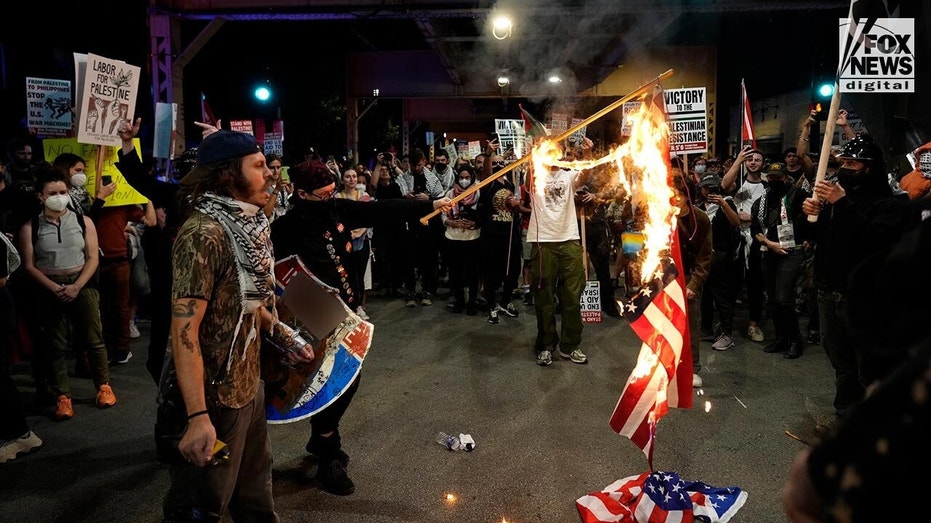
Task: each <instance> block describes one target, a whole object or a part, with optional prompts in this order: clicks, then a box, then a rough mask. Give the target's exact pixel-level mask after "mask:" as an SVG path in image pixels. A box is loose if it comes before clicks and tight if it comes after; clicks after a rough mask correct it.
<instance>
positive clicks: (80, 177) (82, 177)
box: [71, 173, 87, 187]
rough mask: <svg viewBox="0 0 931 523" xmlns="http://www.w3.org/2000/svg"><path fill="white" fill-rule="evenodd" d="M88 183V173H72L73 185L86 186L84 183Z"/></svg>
mask: <svg viewBox="0 0 931 523" xmlns="http://www.w3.org/2000/svg"><path fill="white" fill-rule="evenodd" d="M85 183H87V175H86V174H84V173H74V174H72V175H71V186H72V187H84V184H85Z"/></svg>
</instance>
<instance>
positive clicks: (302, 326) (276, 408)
mask: <svg viewBox="0 0 931 523" xmlns="http://www.w3.org/2000/svg"><path fill="white" fill-rule="evenodd" d="M275 280H276V282H277V285H276V289H275V291H276V294H278V297H279V301H278V313H279V317H280V319H281V321H283V322H284V323H285V324H287V325H289V326H291V327H294V328H296V329H299V330H300V331H301V334H302V335H303V336H304V337H305V338H306V339H307V341H308V342H309V343H311V344H313V345H314V356H315V357H314V361H313V362H311V363H309V364H306V365H299V366H294V367H291V366H288V365H284V364H283V363H282V361H281V356H280V355H279V354H277V353H276V351H275V350H268V351H264V354H263V358H262V378H263V380H264V381H265V403H266V406H265V415H266V418H267V419H268V423H271V424H281V423H292V422H295V421H299V420H302V419H305V418H308V417H310V416H313V415H314V414H316V413H317V412H319V411H320V410H322V409H323V408H325V407H326V406H327V405H330V404H331V403H333V402H334V401H336V400H337V398H339V397H340V396H342V394H343V392H345V391H346V389H347V388H349V386H350V385H352V382H353V381H354V380H355V379H356V376H358V375H359V372H360V371H361V370H362V362H363V361H364V360H365V356H366V354H368V350H369V347H371V345H372V335H373V333H374V329H375V327H374V325H372V324H371V323H369V322H366V321H363V320H362V318H360V317H359V316H357V315H356V314H354V313H353V312H352V310H351V309H349V307H347V306H346V304H345V303H343V301H342V299H340V297H339V291H337V290H336V289H334V288H333V287H330V286H328V285H326V284H325V283H323V282H322V281H320V280H319V279H317V278H316V277H315V276H314V275H313V274H312V273H311V272H310V271H309V270H308V269H307V266H305V265H304V264H303V263H302V262H301V260H300V258H299V257H297V256H289V257H287V258H285V259H283V260H281V261H279V262H277V263H276V264H275Z"/></svg>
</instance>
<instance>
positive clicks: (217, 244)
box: [172, 211, 274, 408]
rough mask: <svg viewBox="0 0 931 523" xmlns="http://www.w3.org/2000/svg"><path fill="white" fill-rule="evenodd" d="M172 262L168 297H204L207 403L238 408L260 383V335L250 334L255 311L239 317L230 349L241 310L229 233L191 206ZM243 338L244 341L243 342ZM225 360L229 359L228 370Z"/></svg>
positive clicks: (256, 325) (202, 328)
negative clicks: (170, 285) (170, 287)
mask: <svg viewBox="0 0 931 523" xmlns="http://www.w3.org/2000/svg"><path fill="white" fill-rule="evenodd" d="M173 264H174V284H173V287H172V299H173V300H178V299H182V298H198V299H203V300H206V301H207V310H206V312H205V314H204V318H203V320H202V321H201V324H200V332H199V333H198V335H199V340H200V350H201V354H202V355H203V358H204V387H205V390H206V398H207V401H208V404H209V402H210V401H212V400H215V399H218V400H219V402H220V404H222V405H223V406H225V407H230V408H240V407H243V406H245V405H246V404H248V403H249V402H250V401H251V400H252V399H253V398H254V397H255V394H256V392H257V391H258V387H259V370H260V369H259V349H260V346H261V336H255V337H253V338H250V336H249V333H250V332H256V333H258V332H259V327H260V317H259V315H258V314H256V313H248V314H246V315H245V316H244V317H243V322H242V325H240V327H239V335H238V336H237V337H236V346H235V347H233V350H232V352H230V343H231V342H232V340H233V335H234V331H235V329H236V324H237V323H238V321H239V316H240V313H241V312H242V298H241V291H240V285H239V275H238V274H237V269H236V255H235V253H234V252H233V249H232V247H231V245H230V239H229V236H228V235H227V233H226V231H225V230H224V229H223V227H222V226H221V225H220V224H219V222H217V221H216V220H214V219H213V218H211V217H209V216H207V215H205V214H202V213H200V212H196V211H195V212H194V213H193V214H192V215H191V217H190V218H189V219H188V220H187V221H186V222H185V223H184V226H182V227H181V230H180V231H179V232H178V238H177V240H175V244H174V251H173ZM265 304H266V306H267V307H273V306H274V293H269V295H268V297H267V299H266V301H265ZM253 329H254V331H253ZM247 340H248V343H249V346H248V347H245V346H244V344H246V343H247ZM244 352H245V358H244V357H243V353H244ZM228 359H230V360H232V361H231V362H230V367H229V371H228V372H227V370H226V368H227V361H228ZM214 382H217V383H214Z"/></svg>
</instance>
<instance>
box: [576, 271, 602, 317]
mask: <svg viewBox="0 0 931 523" xmlns="http://www.w3.org/2000/svg"><path fill="white" fill-rule="evenodd" d="M600 286H601V284H600V283H599V282H597V281H591V280H588V281H586V282H585V288H584V289H582V296H581V297H580V298H579V305H580V306H581V309H582V321H583V322H584V323H601V318H602V316H601V290H600Z"/></svg>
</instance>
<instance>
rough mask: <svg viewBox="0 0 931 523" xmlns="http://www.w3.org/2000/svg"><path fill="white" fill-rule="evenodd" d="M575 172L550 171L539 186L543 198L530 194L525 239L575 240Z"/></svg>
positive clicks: (530, 240)
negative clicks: (530, 206) (530, 212)
mask: <svg viewBox="0 0 931 523" xmlns="http://www.w3.org/2000/svg"><path fill="white" fill-rule="evenodd" d="M578 174H579V172H578V171H574V170H563V169H557V170H555V171H550V172H549V175H548V176H547V177H546V185H545V186H544V188H543V199H542V201H541V200H540V195H539V194H537V193H536V192H535V191H533V192H532V193H531V202H532V205H533V207H532V210H533V213H532V214H531V215H530V227H529V228H528V229H527V241H528V242H564V241H568V240H578V239H580V238H581V236H580V235H579V223H578V220H577V219H576V212H575V178H576V176H578Z"/></svg>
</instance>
